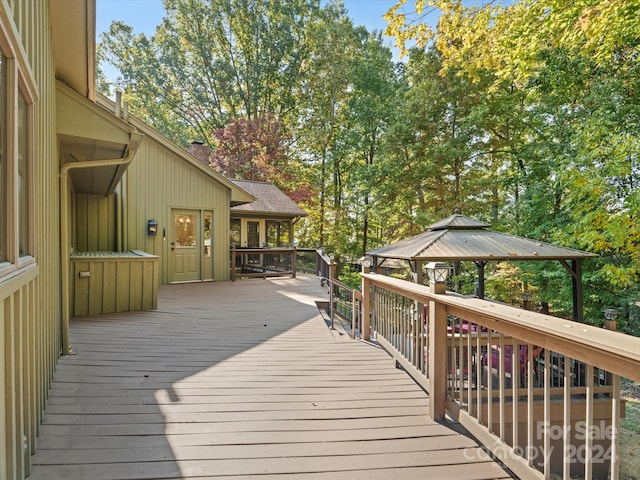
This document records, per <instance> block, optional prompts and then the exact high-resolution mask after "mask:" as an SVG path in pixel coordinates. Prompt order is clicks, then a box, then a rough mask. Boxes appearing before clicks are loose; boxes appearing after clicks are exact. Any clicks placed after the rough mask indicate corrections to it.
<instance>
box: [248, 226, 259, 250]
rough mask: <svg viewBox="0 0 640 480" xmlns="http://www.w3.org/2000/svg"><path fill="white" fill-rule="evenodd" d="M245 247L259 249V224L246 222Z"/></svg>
mask: <svg viewBox="0 0 640 480" xmlns="http://www.w3.org/2000/svg"><path fill="white" fill-rule="evenodd" d="M247 247H249V248H260V224H259V223H258V222H247Z"/></svg>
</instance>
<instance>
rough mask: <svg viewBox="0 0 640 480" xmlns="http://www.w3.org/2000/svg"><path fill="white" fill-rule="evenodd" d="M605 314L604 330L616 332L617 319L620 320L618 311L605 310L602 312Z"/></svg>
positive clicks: (612, 309)
mask: <svg viewBox="0 0 640 480" xmlns="http://www.w3.org/2000/svg"><path fill="white" fill-rule="evenodd" d="M602 313H604V318H605V320H604V328H606V329H607V330H615V329H616V319H617V318H618V310H616V309H615V308H605V309H604V310H602Z"/></svg>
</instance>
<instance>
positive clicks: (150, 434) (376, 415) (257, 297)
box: [29, 276, 511, 480]
mask: <svg viewBox="0 0 640 480" xmlns="http://www.w3.org/2000/svg"><path fill="white" fill-rule="evenodd" d="M323 299H324V300H326V293H325V292H324V291H323V290H322V289H321V288H320V282H319V280H318V279H317V278H316V277H313V276H299V277H298V278H295V279H292V278H287V279H272V280H262V279H254V280H244V281H239V282H234V283H231V282H228V283H227V282H225V283H205V284H184V285H173V286H167V287H161V288H160V295H159V305H158V310H157V311H153V312H143V313H139V312H136V313H127V314H118V315H106V316H101V317H88V318H79V319H75V320H74V321H72V323H71V340H72V345H73V349H74V352H75V354H74V355H71V356H67V357H64V358H63V359H61V361H60V363H59V366H58V370H57V372H56V376H55V381H54V383H53V386H52V389H51V392H50V396H49V400H48V406H47V409H46V413H45V417H44V422H43V426H42V430H41V435H40V437H39V440H38V450H37V453H36V455H35V456H34V457H33V469H32V472H31V476H30V477H29V478H30V479H34V480H39V479H43V480H54V479H65V480H75V479H82V480H102V479H109V480H121V479H178V478H180V479H191V478H198V479H202V478H212V479H234V480H238V479H248V478H259V479H265V480H266V479H268V480H273V479H287V480H296V479H304V480H315V479H331V480H340V479H348V480H354V479H372V480H374V479H384V480H388V479H402V480H409V479H427V478H433V479H444V478H455V479H495V478H511V477H510V476H509V474H508V473H507V472H505V471H504V470H503V469H502V468H501V467H500V466H499V465H498V464H496V463H494V462H493V461H492V460H491V459H490V458H489V457H488V456H487V454H485V453H484V451H483V450H482V449H481V448H479V447H478V444H477V443H476V442H475V441H474V440H472V439H470V438H468V437H467V436H464V435H462V434H460V433H458V432H457V431H456V429H455V428H451V427H450V426H447V425H441V424H438V423H435V422H434V421H432V420H431V419H430V418H429V417H428V416H427V406H428V398H427V396H426V394H425V393H424V392H423V391H422V390H421V389H420V388H418V387H417V386H416V384H415V383H414V382H413V381H412V380H411V379H410V378H409V377H408V376H407V375H406V374H405V373H404V372H403V371H401V370H399V369H396V368H394V365H393V362H392V361H391V360H390V357H389V356H388V355H387V354H386V353H385V352H384V351H383V350H381V349H379V348H377V347H375V346H372V345H370V344H366V343H363V342H360V341H351V340H348V339H345V338H343V337H342V336H340V335H338V334H335V333H334V332H331V331H330V330H329V329H328V328H327V326H326V324H325V322H324V320H323V319H322V317H321V316H320V315H319V314H318V310H317V309H316V307H315V300H323ZM454 427H455V426H454Z"/></svg>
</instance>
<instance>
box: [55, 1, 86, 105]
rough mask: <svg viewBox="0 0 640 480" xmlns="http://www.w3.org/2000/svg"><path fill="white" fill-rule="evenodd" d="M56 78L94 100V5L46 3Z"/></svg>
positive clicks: (77, 2) (61, 2) (70, 2)
mask: <svg viewBox="0 0 640 480" xmlns="http://www.w3.org/2000/svg"><path fill="white" fill-rule="evenodd" d="M49 8H50V11H51V30H52V31H51V33H52V40H53V51H54V52H55V58H54V63H55V72H56V78H57V79H58V80H60V81H61V82H63V83H64V84H66V85H68V86H69V87H71V88H72V89H73V90H75V91H76V92H78V93H79V94H80V95H82V96H84V97H87V98H89V99H92V100H93V99H94V98H95V84H96V82H95V71H96V68H95V59H96V2H95V0H64V1H54V2H49Z"/></svg>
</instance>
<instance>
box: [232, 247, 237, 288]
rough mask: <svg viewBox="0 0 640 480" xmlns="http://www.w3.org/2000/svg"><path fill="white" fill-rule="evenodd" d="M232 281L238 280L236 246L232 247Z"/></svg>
mask: <svg viewBox="0 0 640 480" xmlns="http://www.w3.org/2000/svg"><path fill="white" fill-rule="evenodd" d="M231 281H232V282H235V281H236V246H235V245H233V246H232V247H231Z"/></svg>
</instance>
